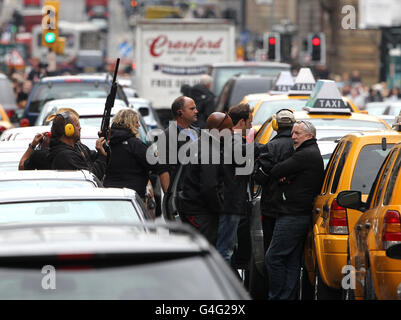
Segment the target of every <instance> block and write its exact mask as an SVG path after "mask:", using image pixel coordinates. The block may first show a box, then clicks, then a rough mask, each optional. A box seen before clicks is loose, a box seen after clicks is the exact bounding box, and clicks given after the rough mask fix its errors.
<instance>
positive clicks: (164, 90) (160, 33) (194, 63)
mask: <svg viewBox="0 0 401 320" xmlns="http://www.w3.org/2000/svg"><path fill="white" fill-rule="evenodd" d="M234 57H235V33H234V26H233V25H232V24H231V23H227V22H225V20H209V19H208V20H202V21H198V20H188V21H185V20H175V19H166V20H157V21H156V20H155V21H142V22H139V23H138V25H137V31H136V65H137V69H136V78H137V82H136V86H137V90H138V94H139V96H140V97H143V98H145V99H149V100H150V101H151V102H152V103H153V106H154V108H156V109H170V107H171V104H172V102H173V101H174V99H175V98H177V97H178V96H180V95H181V92H180V89H181V86H182V85H184V84H187V85H191V86H192V85H194V84H196V83H197V82H199V80H200V76H201V75H202V74H204V73H206V72H207V70H208V67H209V65H210V64H211V63H213V62H232V61H234Z"/></svg>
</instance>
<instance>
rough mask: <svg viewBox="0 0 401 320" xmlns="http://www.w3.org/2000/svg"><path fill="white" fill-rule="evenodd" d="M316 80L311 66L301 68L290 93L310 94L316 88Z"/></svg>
mask: <svg viewBox="0 0 401 320" xmlns="http://www.w3.org/2000/svg"><path fill="white" fill-rule="evenodd" d="M315 84H316V80H315V77H314V76H313V74H312V71H311V70H310V69H309V68H301V69H299V72H298V75H297V77H296V79H295V82H294V85H293V86H292V88H291V90H290V91H289V93H288V94H289V95H310V94H311V92H312V91H313V89H314V88H315Z"/></svg>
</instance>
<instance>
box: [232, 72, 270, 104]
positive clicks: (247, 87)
mask: <svg viewBox="0 0 401 320" xmlns="http://www.w3.org/2000/svg"><path fill="white" fill-rule="evenodd" d="M272 83H273V80H270V79H266V78H262V79H252V80H249V81H239V82H238V83H237V84H236V85H235V86H234V88H233V91H232V93H231V98H230V102H229V103H230V105H234V104H237V103H239V102H240V101H241V100H242V99H243V98H244V96H246V95H247V94H250V93H259V92H268V91H269V90H270V88H271V86H272Z"/></svg>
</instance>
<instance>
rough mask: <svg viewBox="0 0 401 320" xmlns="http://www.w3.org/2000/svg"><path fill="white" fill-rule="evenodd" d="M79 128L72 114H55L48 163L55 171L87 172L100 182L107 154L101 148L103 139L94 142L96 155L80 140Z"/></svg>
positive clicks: (77, 121) (76, 119)
mask: <svg viewBox="0 0 401 320" xmlns="http://www.w3.org/2000/svg"><path fill="white" fill-rule="evenodd" d="M80 132H81V126H80V123H79V120H78V117H77V116H76V115H74V114H73V113H72V112H63V113H61V114H57V115H56V116H55V117H54V119H53V124H52V128H51V139H50V150H49V156H48V159H49V162H50V164H51V168H52V169H56V170H82V169H84V170H88V171H90V172H92V173H93V174H95V175H96V177H98V178H99V180H101V181H102V179H103V176H104V173H105V170H106V165H107V153H106V151H105V150H104V148H103V143H104V142H105V139H104V138H103V137H101V138H99V139H97V140H96V150H97V151H98V152H97V153H96V155H94V156H93V155H92V154H91V151H90V150H89V148H88V147H87V146H85V145H84V144H81V143H78V142H79V140H80V137H81V135H80Z"/></svg>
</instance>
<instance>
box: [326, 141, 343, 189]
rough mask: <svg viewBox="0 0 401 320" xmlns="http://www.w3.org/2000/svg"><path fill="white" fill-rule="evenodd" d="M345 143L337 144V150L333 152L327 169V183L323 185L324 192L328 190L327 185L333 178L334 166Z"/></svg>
mask: <svg viewBox="0 0 401 320" xmlns="http://www.w3.org/2000/svg"><path fill="white" fill-rule="evenodd" d="M343 145H344V142H340V143H339V144H338V145H337V147H336V149H335V151H334V152H333V154H332V156H331V159H330V161H329V164H328V166H327V169H326V175H325V176H326V177H327V178H326V182H325V184H324V186H323V194H325V193H326V192H327V186H328V184H329V182H330V180H331V176H332V174H333V171H334V168H335V166H336V163H337V160H338V157H339V156H340V154H341V150H342V147H343Z"/></svg>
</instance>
